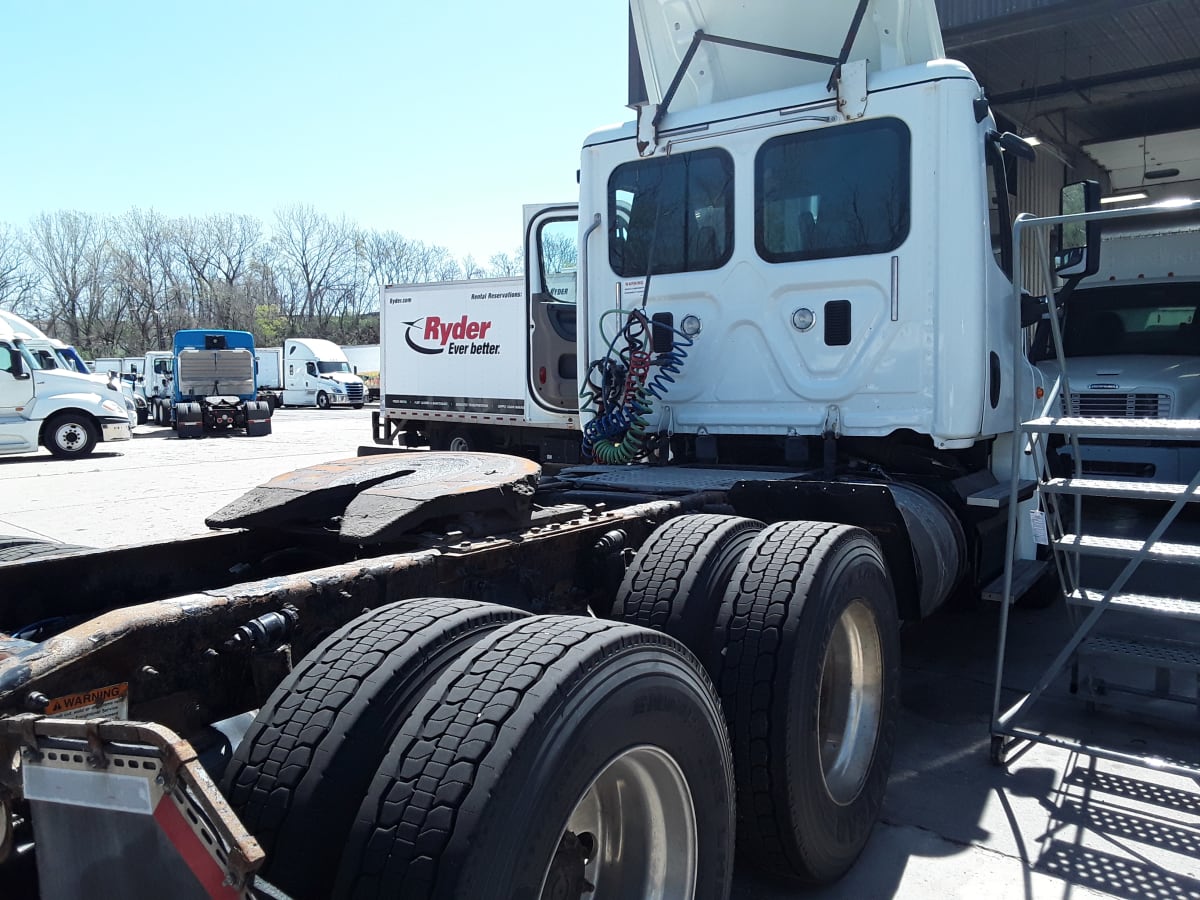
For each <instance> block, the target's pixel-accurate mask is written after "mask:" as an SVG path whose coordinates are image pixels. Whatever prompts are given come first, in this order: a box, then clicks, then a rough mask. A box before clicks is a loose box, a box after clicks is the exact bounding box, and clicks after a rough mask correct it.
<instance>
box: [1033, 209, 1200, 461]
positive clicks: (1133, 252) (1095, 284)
mask: <svg viewBox="0 0 1200 900" xmlns="http://www.w3.org/2000/svg"><path fill="white" fill-rule="evenodd" d="M1103 248H1104V249H1103V252H1102V253H1101V256H1100V259H1101V268H1100V271H1099V272H1097V273H1096V274H1095V275H1093V276H1091V277H1090V278H1087V279H1085V280H1084V281H1082V282H1081V283H1080V285H1079V287H1078V288H1077V289H1076V290H1075V292H1074V294H1073V295H1072V296H1071V299H1070V302H1069V304H1068V305H1067V308H1066V310H1065V315H1064V318H1063V339H1064V342H1065V345H1064V349H1065V351H1066V355H1067V370H1068V376H1069V381H1070V383H1071V384H1072V385H1073V386H1074V392H1073V393H1072V395H1071V398H1070V409H1069V410H1065V409H1064V414H1066V415H1075V416H1085V417H1107V418H1133V417H1139V418H1157V419H1172V418H1174V419H1194V418H1198V417H1200V225H1198V224H1196V223H1195V221H1194V220H1193V221H1190V222H1185V223H1182V224H1175V225H1173V226H1171V225H1168V226H1166V227H1163V226H1162V225H1150V226H1145V225H1143V226H1140V227H1139V226H1136V225H1134V226H1130V225H1128V224H1125V223H1121V225H1120V227H1113V226H1112V225H1110V227H1109V229H1108V230H1107V231H1106V232H1105V233H1104V236H1103ZM1033 355H1034V359H1036V360H1037V361H1038V366H1039V368H1040V369H1042V370H1043V371H1044V372H1045V373H1046V375H1047V376H1048V377H1053V376H1054V375H1056V374H1057V372H1058V364H1057V362H1056V360H1055V359H1054V351H1053V347H1052V344H1051V341H1050V326H1049V322H1048V321H1043V323H1042V324H1041V327H1040V328H1039V330H1038V332H1037V334H1036V336H1035V339H1034V349H1033ZM1064 403H1065V401H1064ZM1060 452H1061V453H1062V454H1063V455H1064V456H1065V457H1067V458H1068V459H1069V457H1070V454H1071V452H1072V450H1071V448H1070V447H1069V446H1064V447H1063V448H1062V449H1061V451H1060ZM1079 453H1080V458H1081V463H1082V466H1083V473H1084V474H1086V475H1093V476H1101V477H1116V478H1128V479H1133V480H1154V481H1165V482H1185V483H1186V482H1187V481H1189V480H1190V479H1191V477H1192V475H1193V474H1194V473H1195V472H1196V470H1197V469H1200V446H1196V445H1194V444H1190V443H1186V442H1181V441H1162V440H1148V439H1146V438H1141V437H1135V438H1127V439H1124V440H1122V439H1119V438H1112V437H1102V436H1089V435H1086V434H1085V435H1082V436H1081V437H1080V438H1079Z"/></svg>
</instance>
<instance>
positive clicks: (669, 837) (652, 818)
mask: <svg viewBox="0 0 1200 900" xmlns="http://www.w3.org/2000/svg"><path fill="white" fill-rule="evenodd" d="M696 844H697V837H696V810H695V807H694V805H693V803H692V793H691V789H690V788H689V787H688V783H687V779H686V778H685V777H684V774H683V771H682V770H681V769H680V768H679V764H678V763H677V762H675V760H674V759H673V758H672V757H671V756H670V755H669V754H668V753H666V752H665V751H663V750H661V749H659V748H657V747H648V746H647V747H635V748H633V749H631V750H626V751H625V752H624V753H622V754H620V755H619V756H617V757H616V758H615V759H613V760H612V761H611V762H609V763H608V765H606V766H605V767H604V769H603V770H602V771H601V772H600V774H599V775H597V776H596V779H595V780H594V781H593V782H592V784H591V786H589V787H588V789H587V791H585V792H584V794H583V796H582V797H581V798H580V799H579V802H578V803H577V804H576V805H575V809H574V810H572V812H571V815H570V817H569V818H568V820H567V826H566V828H565V829H564V830H563V833H562V836H561V837H560V839H559V844H558V847H557V848H556V853H555V855H554V857H553V858H552V859H551V860H550V862H549V864H548V865H547V868H546V873H545V875H544V876H543V878H542V891H541V898H542V900H581V898H586V900H623V898H629V897H638V898H647V900H687V898H689V897H693V896H695V892H696V867H697V850H696Z"/></svg>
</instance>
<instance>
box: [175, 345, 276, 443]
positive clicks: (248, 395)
mask: <svg viewBox="0 0 1200 900" xmlns="http://www.w3.org/2000/svg"><path fill="white" fill-rule="evenodd" d="M172 355H173V356H174V359H175V365H174V370H175V371H174V383H173V386H172V390H171V395H170V396H169V397H161V398H156V399H155V401H154V409H153V417H154V422H155V424H157V425H169V426H171V427H172V428H174V429H175V431H176V433H177V434H178V435H179V437H181V438H194V437H203V436H204V434H205V433H207V432H214V431H232V430H235V429H244V430H245V432H246V434H247V435H249V436H251V437H259V436H262V435H267V434H270V433H271V406H270V404H269V403H266V402H263V401H261V400H259V399H258V384H257V371H256V366H255V362H254V338H253V336H252V335H251V334H250V333H249V332H248V331H227V330H224V329H206V328H191V329H185V330H183V331H177V332H176V333H175V339H174V341H173V342H172Z"/></svg>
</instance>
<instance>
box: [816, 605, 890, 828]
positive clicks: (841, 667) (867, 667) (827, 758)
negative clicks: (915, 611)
mask: <svg viewBox="0 0 1200 900" xmlns="http://www.w3.org/2000/svg"><path fill="white" fill-rule="evenodd" d="M819 697H820V699H819V701H818V713H817V740H818V741H819V742H820V744H819V746H820V753H821V774H822V775H823V776H824V779H825V789H826V790H827V791H828V792H829V796H830V797H831V798H832V799H833V801H834V802H835V803H837V804H839V805H841V806H845V805H847V804H849V803H852V802H853V801H854V799H855V798H856V797H858V795H859V793H860V792H861V791H862V786H863V784H864V783H865V782H866V779H867V773H868V772H869V771H870V769H871V760H872V758H873V757H874V756H875V742H876V738H877V737H878V735H879V725H880V719H881V716H882V712H883V644H882V641H881V640H880V637H879V626H878V625H877V624H876V622H875V616H874V614H873V613H872V612H871V608H870V607H869V606H867V604H866V603H864V602H863V601H861V600H852V601H851V602H850V604H849V605H848V606H847V607H846V608H845V609H844V610H843V611H842V614H841V615H840V616H839V617H838V620H837V623H836V624H835V625H834V628H833V633H832V634H831V635H830V638H829V645H828V646H827V647H826V648H825V660H824V663H823V664H822V667H821V687H820V695H819Z"/></svg>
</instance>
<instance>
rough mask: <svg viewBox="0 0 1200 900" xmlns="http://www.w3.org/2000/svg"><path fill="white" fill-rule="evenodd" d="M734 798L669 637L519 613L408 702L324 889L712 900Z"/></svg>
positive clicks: (729, 836)
mask: <svg viewBox="0 0 1200 900" xmlns="http://www.w3.org/2000/svg"><path fill="white" fill-rule="evenodd" d="M732 800H733V781H732V771H731V768H730V759H729V744H728V737H727V735H726V732H725V725H724V722H723V721H722V720H721V711H720V706H719V704H718V702H717V699H716V696H715V695H714V693H713V691H712V685H711V682H710V681H709V679H708V676H707V675H705V673H704V670H703V669H702V668H701V666H700V665H699V663H698V662H697V661H696V659H695V657H693V656H692V655H691V653H689V652H688V651H687V649H686V648H684V646H683V645H682V644H680V643H679V642H678V641H675V640H674V639H672V638H671V637H669V636H667V635H663V634H659V633H657V632H653V631H647V630H645V629H641V628H637V627H635V626H632V625H628V624H625V623H619V622H607V621H603V620H599V619H589V618H583V617H578V616H539V617H535V618H532V619H524V620H521V621H518V622H513V623H511V624H508V625H505V626H503V627H501V628H499V629H497V630H496V631H494V632H492V634H490V635H488V636H487V637H486V638H484V639H483V640H482V641H480V642H479V643H477V644H475V645H474V646H473V647H472V648H471V649H470V650H468V651H467V652H466V653H464V654H463V655H462V656H460V657H459V658H458V659H457V660H455V661H454V662H453V663H451V664H450V666H448V667H447V669H446V670H445V671H444V672H443V673H442V675H441V676H440V677H439V678H438V679H437V681H436V682H435V683H434V684H433V686H432V687H431V688H430V689H429V691H428V693H426V695H425V697H424V698H423V699H422V700H421V702H420V703H419V704H417V707H416V709H415V710H414V711H413V714H412V716H410V717H409V720H408V722H406V723H405V724H404V726H403V727H402V728H401V729H400V733H399V734H398V735H397V737H396V739H395V741H394V742H393V743H392V746H391V749H390V750H389V751H388V755H387V758H386V759H385V760H384V762H383V764H382V765H381V766H380V768H379V771H378V773H377V774H376V775H375V778H374V779H373V781H372V782H371V787H370V790H369V792H368V793H367V796H366V798H365V799H364V800H363V803H362V806H361V807H360V809H359V813H358V816H357V818H356V820H355V823H354V827H353V828H352V829H351V832H350V840H349V841H348V843H347V845H346V852H345V853H344V854H343V856H342V862H341V866H340V869H339V871H338V879H337V887H336V889H335V892H334V896H336V897H356V898H365V897H404V898H406V900H417V898H444V900H449V898H465V897H470V898H472V900H491V898H496V900H499V898H506V900H507V898H515V897H521V898H539V897H551V898H565V900H581V898H592V897H612V898H625V897H629V898H634V897H637V898H641V897H662V898H668V897H672V898H673V897H694V898H699V900H707V898H723V897H726V896H728V892H729V889H730V879H731V876H732V873H733V855H732V850H733V807H732ZM591 885H598V886H599V887H598V888H597V891H598V892H597V893H593V892H591V890H590V886H591Z"/></svg>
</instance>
